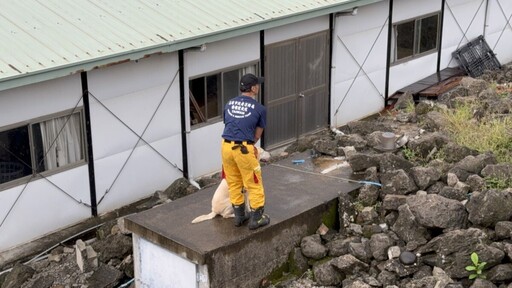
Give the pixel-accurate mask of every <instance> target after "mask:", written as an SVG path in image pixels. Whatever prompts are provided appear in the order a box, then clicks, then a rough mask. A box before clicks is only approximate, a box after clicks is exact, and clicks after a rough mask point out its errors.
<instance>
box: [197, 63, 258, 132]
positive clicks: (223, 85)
mask: <svg viewBox="0 0 512 288" xmlns="http://www.w3.org/2000/svg"><path fill="white" fill-rule="evenodd" d="M257 70H258V63H255V64H252V65H247V66H243V67H239V68H234V69H233V68H230V69H226V70H223V71H220V72H217V73H212V74H208V75H205V76H202V77H199V78H195V79H192V80H190V81H189V85H188V86H189V98H190V125H197V124H201V123H208V122H214V121H217V120H219V119H222V112H223V110H224V105H225V104H226V103H227V102H228V101H229V100H230V99H232V98H234V97H236V96H238V95H240V79H241V78H242V76H243V75H244V74H246V73H253V74H255V75H258V71H257Z"/></svg>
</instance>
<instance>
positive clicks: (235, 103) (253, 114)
mask: <svg viewBox="0 0 512 288" xmlns="http://www.w3.org/2000/svg"><path fill="white" fill-rule="evenodd" d="M261 83H263V78H262V77H256V76H255V75H253V74H245V75H244V76H242V79H241V80H240V92H242V93H241V95H240V96H237V97H235V98H233V99H231V100H230V101H229V102H228V103H227V104H226V106H225V107H224V125H225V126H224V132H223V133H222V138H223V139H222V167H223V170H224V173H225V176H226V182H227V184H228V187H229V199H230V201H231V204H232V205H233V208H234V210H235V226H237V227H239V226H241V225H242V224H243V223H244V222H245V221H247V220H249V218H250V220H249V229H251V230H253V229H257V228H259V227H262V226H265V225H267V224H268V223H270V218H269V216H268V215H266V214H263V211H264V205H265V191H264V188H263V179H262V177H261V166H260V162H259V160H258V155H257V153H258V149H256V147H254V144H256V142H258V140H260V138H261V135H262V133H263V129H264V128H265V126H266V117H267V110H266V108H265V107H264V106H263V105H261V104H260V103H259V102H258V101H256V97H257V96H258V93H259V91H260V84H261ZM243 187H245V188H246V189H247V191H248V193H249V204H250V208H251V213H250V215H248V214H246V213H245V200H244V195H243V194H242V188H243Z"/></svg>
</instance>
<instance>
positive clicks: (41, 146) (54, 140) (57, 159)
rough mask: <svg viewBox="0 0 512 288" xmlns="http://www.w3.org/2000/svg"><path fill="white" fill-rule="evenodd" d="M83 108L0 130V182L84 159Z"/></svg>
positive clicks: (6, 181) (32, 174)
mask: <svg viewBox="0 0 512 288" xmlns="http://www.w3.org/2000/svg"><path fill="white" fill-rule="evenodd" d="M82 117H83V116H82V111H78V112H74V113H73V114H70V115H66V116H60V117H53V118H47V119H44V120H43V121H29V123H25V124H23V125H18V126H17V127H14V128H8V129H0V184H3V183H8V182H11V181H14V180H17V179H20V178H24V177H27V176H34V175H36V174H38V173H42V172H45V171H51V170H55V169H58V168H61V167H65V166H69V165H72V164H74V163H77V162H81V161H84V160H85V141H84V131H83V130H84V129H83V120H82Z"/></svg>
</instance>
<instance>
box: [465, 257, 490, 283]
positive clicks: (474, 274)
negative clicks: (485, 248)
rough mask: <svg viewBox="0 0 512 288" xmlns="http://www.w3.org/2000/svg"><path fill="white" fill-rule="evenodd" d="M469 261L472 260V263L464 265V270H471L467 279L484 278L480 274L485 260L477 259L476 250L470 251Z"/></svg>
mask: <svg viewBox="0 0 512 288" xmlns="http://www.w3.org/2000/svg"><path fill="white" fill-rule="evenodd" d="M471 262H473V265H469V266H466V271H469V272H471V274H469V279H470V280H472V279H475V278H480V279H485V275H484V274H482V272H483V270H484V267H485V264H487V262H480V260H479V259H478V254H476V252H473V253H471Z"/></svg>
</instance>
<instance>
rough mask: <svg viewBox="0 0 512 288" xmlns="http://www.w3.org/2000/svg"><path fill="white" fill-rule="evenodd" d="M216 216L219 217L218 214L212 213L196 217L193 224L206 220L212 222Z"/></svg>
mask: <svg viewBox="0 0 512 288" xmlns="http://www.w3.org/2000/svg"><path fill="white" fill-rule="evenodd" d="M215 216H217V213H215V212H210V214H206V215H201V216H198V217H196V218H195V219H194V220H192V223H199V222H203V221H206V220H210V219H213V218H214V217H215Z"/></svg>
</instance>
